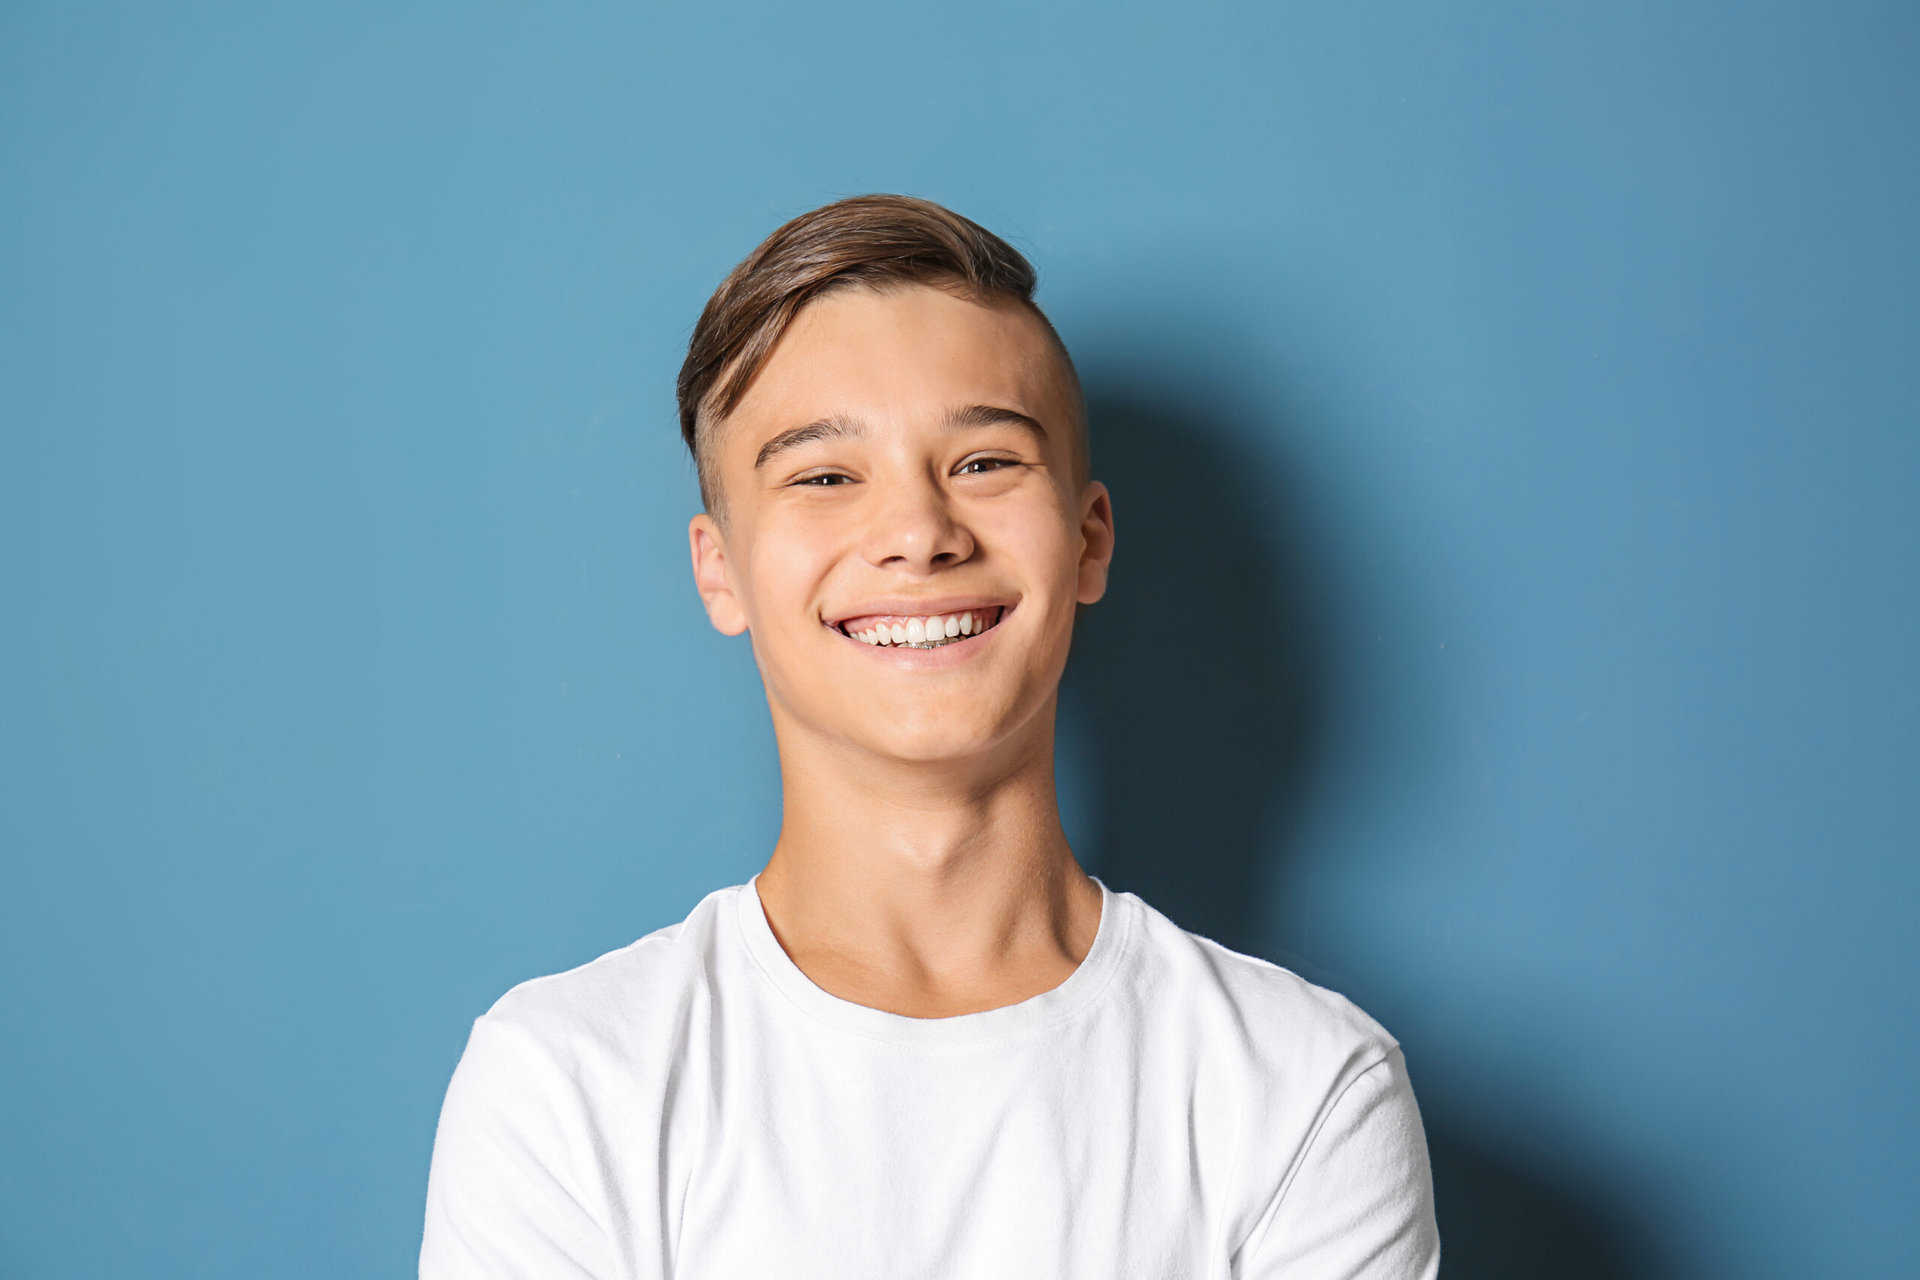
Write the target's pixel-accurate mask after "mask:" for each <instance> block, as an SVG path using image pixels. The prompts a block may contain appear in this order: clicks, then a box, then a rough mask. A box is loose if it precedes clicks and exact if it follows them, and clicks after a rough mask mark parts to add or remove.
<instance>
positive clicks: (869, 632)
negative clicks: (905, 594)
mask: <svg viewBox="0 0 1920 1280" xmlns="http://www.w3.org/2000/svg"><path fill="white" fill-rule="evenodd" d="M1011 612H1013V608H1012V606H1010V605H994V606H993V607H991V608H988V609H973V610H965V611H962V612H960V613H951V614H939V615H935V616H930V617H902V616H893V617H885V618H877V619H872V620H868V619H856V625H857V626H858V629H857V630H851V631H850V630H848V629H847V628H846V626H845V625H844V624H832V623H824V624H822V625H824V626H826V627H827V629H828V630H829V631H835V632H838V633H839V634H840V635H842V636H845V637H846V638H847V639H848V640H850V641H851V642H853V643H854V644H857V645H859V646H860V647H861V648H862V649H865V650H866V651H867V652H869V653H871V654H873V655H874V656H875V657H878V658H888V659H891V660H893V661H895V662H898V663H902V664H904V665H906V666H912V667H923V666H941V667H944V666H947V665H949V664H950V663H952V662H957V661H964V660H965V659H966V658H967V657H969V656H971V655H972V654H974V653H976V652H978V651H979V650H981V649H982V648H984V647H985V645H986V643H987V639H986V637H987V636H988V634H989V633H991V632H993V631H995V630H997V629H998V628H999V626H1000V623H1001V622H1002V621H1004V620H1005V619H1006V616H1007V615H1008V614H1009V613H1011ZM936 655H937V656H936Z"/></svg>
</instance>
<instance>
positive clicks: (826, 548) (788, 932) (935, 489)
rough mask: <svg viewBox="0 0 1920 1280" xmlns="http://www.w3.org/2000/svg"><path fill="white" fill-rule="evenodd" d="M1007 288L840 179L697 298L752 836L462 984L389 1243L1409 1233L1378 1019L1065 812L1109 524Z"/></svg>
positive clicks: (542, 1260)
mask: <svg viewBox="0 0 1920 1280" xmlns="http://www.w3.org/2000/svg"><path fill="white" fill-rule="evenodd" d="M1033 286H1034V274H1033V270H1032V268H1031V267H1030V266H1029V265H1028V263H1027V262H1026V261H1025V260H1024V259H1023V258H1022V257H1021V256H1020V255H1019V254H1018V253H1017V252H1015V251H1014V250H1013V249H1012V248H1011V247H1009V246H1008V245H1007V244H1006V243H1005V242H1003V241H1002V240H1000V239H999V238H998V237H996V236H994V235H992V234H991V233H989V232H988V231H986V230H984V229H983V228H981V227H979V226H978V225H976V224H974V223H973V222H971V221H969V220H968V219H966V218H963V217H960V216H959V215H957V214H955V213H953V212H951V211H949V210H947V209H944V208H942V207H940V206H939V205H936V204H932V203H930V202H927V201H923V200H918V199H912V198H908V197H903V196H883V195H875V196H863V197H856V198H853V199H848V200H842V201H838V202H836V203H834V204H830V205H827V206H825V207H823V208H820V209H816V210H814V211H812V212H810V213H807V214H804V215H802V216H800V217H798V218H795V219H794V220H792V221H791V222H788V223H787V224H786V225H784V226H782V227H780V228H779V229H778V230H777V231H775V232H774V233H773V235H772V236H771V237H769V238H768V239H767V240H766V241H765V242H764V243H763V244H761V245H760V247H759V248H757V249H755V250H754V251H753V253H752V254H750V255H749V256H748V257H747V258H746V259H745V260H744V261H743V262H741V263H740V265H739V266H737V267H736V268H735V269H734V270H733V272H732V273H731V274H730V275H728V276H727V278H726V280H725V281H723V282H722V283H721V285H720V287H719V289H718V290H717V291H716V292H715V293H714V295H713V297H712V298H711V300H710V301H709V302H708V303H707V306H706V309H705V311H704V312H703V313H702V315H701V317H700V321H699V324H698V325H697V327H696V328H695V330H694V333H693V336H692V341H691V344H690V349H689V351H688V354H687V358H686V363H685V365H684V367H683V368H682V369H681V373H680V380H679V400H680V422H681V430H682V434H683V435H684V437H685V439H686V442H687V445H688V447H689V449H690V450H691V451H692V454H693V459H694V463H695V467H696V470H697V473H698V476H699V485H700V496H701V499H702V502H703V506H704V508H705V509H704V510H703V511H702V512H701V513H700V514H698V515H696V516H694V517H693V519H692V522H691V524H690V525H689V528H688V537H689V544H690V550H691V553H692V567H693V577H694V582H695V584H696V585H697V587H698V590H699V594H700V598H701V600H702V601H703V602H704V604H705V607H706V612H707V617H708V619H709V620H710V621H711V622H712V624H713V626H714V627H715V628H717V629H718V630H719V631H720V632H722V633H723V634H725V635H729V636H737V635H739V634H741V633H742V632H745V633H747V636H748V638H749V642H750V643H751V645H752V649H753V656H754V660H755V662H756V663H757V664H758V666H759V669H760V675H761V678H762V681H763V682H764V684H765V687H766V696H767V705H768V709H769V710H770V712H771V714H772V719H773V731H774V737H775V740H776V742H777V744H778V751H779V758H780V772H781V798H782V802H783V813H782V823H781V829H780V835H779V839H778V841H777V843H776V844H775V846H774V848H773V852H772V855H771V856H770V857H769V859H768V860H767V864H766V866H765V867H764V868H763V869H762V870H761V871H760V872H759V873H758V874H756V875H754V876H753V877H752V878H751V879H749V880H748V881H747V882H746V883H745V884H737V885H732V886H729V887H727V888H723V889H716V890H715V891H713V892H712V893H710V894H708V895H707V896H706V897H705V898H703V899H701V901H700V902H699V904H698V905H697V906H695V907H694V908H693V910H692V912H691V914H689V915H688V916H687V917H686V918H685V919H684V920H682V921H680V922H679V923H677V924H673V925H669V926H667V927H665V928H663V929H660V930H658V931H656V932H654V933H651V934H648V935H647V936H645V937H643V938H641V939H640V940H639V941H637V942H634V943H632V944H631V945H629V946H626V947H624V948H621V949H620V950H617V951H613V952H610V953H609V954H607V955H604V956H602V957H600V958H599V959H597V960H594V961H592V962H591V963H589V964H586V965H583V966H581V967H579V968H576V969H572V970H570V971H568V972H565V973H560V974H556V975H551V976H548V977H543V978H537V979H534V980H532V981H529V982H525V983H522V984H521V985H519V986H517V987H514V988H513V989H512V990H511V991H509V992H507V993H506V994H505V995H504V996H502V997H501V999H500V1000H499V1001H498V1002H497V1003H496V1004H495V1005H494V1006H493V1007H492V1008H491V1009H490V1010H488V1011H487V1012H486V1013H485V1014H484V1015H482V1016H481V1017H480V1018H478V1019H477V1020H476V1021H475V1022H474V1025H473V1029H472V1033H471V1036H470V1038H469V1039H468V1041H467V1045H466V1049H465V1052H464V1053H463V1055H462V1056H461V1058H460V1061H459V1065H458V1066H457V1068H456V1069H455V1071H454V1074H453V1079H452V1082H451V1083H450V1084H449V1086H448V1089H447V1094H446V1100H445V1103H444V1105H443V1107H442V1110H441V1115H440V1123H439V1130H438V1134H437V1136H436V1138H435V1142H434V1149H433V1160H432V1168H431V1171H430V1173H429V1176H428V1185H427V1206H426V1227H425V1233H424V1238H423V1241H422V1245H421V1252H420V1274H421V1275H422V1276H423V1277H451V1276H527V1277H596V1278H598V1277H616V1276H617V1277H648V1278H650V1280H651V1278H654V1277H662V1278H664V1277H668V1276H673V1277H688V1278H692V1280H708V1278H710V1277H723V1276H724V1277H781V1278H783V1280H784V1278H788V1277H794V1278H798V1277H809V1278H810V1277H821V1278H823V1280H824V1278H827V1277H831V1278H833V1280H847V1278H848V1277H883V1276H884V1277H948V1276H952V1277H962V1276H964V1277H984V1278H993V1280H1000V1278H1004V1277H1046V1278H1048V1280H1059V1278H1060V1277H1086V1278H1087V1280H1095V1278H1097V1280H1116V1277H1122V1276H1140V1277H1156V1278H1158V1277H1174V1276H1181V1277H1201V1276H1234V1277H1267V1278H1273V1277H1282V1276H1284V1277H1287V1278H1288V1280H1332V1278H1333V1277H1394V1278H1395V1280H1400V1278H1403V1277H1426V1278H1430V1277H1433V1276H1435V1275H1436V1274H1437V1273H1438V1269H1439V1237H1438V1231H1437V1229H1436V1227H1435V1221H1434V1213H1433V1193H1432V1181H1431V1176H1430V1173H1429V1168H1428V1158H1427V1148H1426V1138H1425V1133H1424V1130H1423V1128H1422V1125H1421V1119H1420V1113H1419V1109H1418V1107H1417V1105H1416V1103H1415V1101H1414V1095H1413V1091H1412V1088H1411V1085H1410V1084H1409V1082H1408V1076H1407V1067H1406V1062H1405V1059H1404V1057H1403V1056H1402V1054H1401V1051H1400V1047H1399V1044H1398V1042H1397V1041H1396V1040H1395V1039H1394V1038H1393V1037H1392V1036H1391V1035H1389V1034H1388V1033H1387V1032H1386V1031H1385V1029H1383V1028H1382V1027H1381V1026H1380V1025H1379V1024H1378V1023H1377V1022H1375V1021H1374V1020H1373V1019H1372V1018H1370V1017H1369V1016H1368V1015H1367V1014H1366V1013H1364V1012H1363V1011H1361V1010H1360V1009H1359V1008H1358V1007H1356V1006H1355V1005H1354V1004H1352V1003H1351V1002H1350V1001H1348V1000H1346V999H1345V998H1344V997H1342V996H1340V995H1338V994H1336V993H1334V992H1332V991H1328V990H1326V989H1324V988H1321V987H1317V986H1314V985H1312V984H1310V983H1308V982H1306V981H1305V980H1304V979H1302V978H1300V977H1298V976H1296V975H1295V974H1293V973H1292V972H1290V971H1288V970H1286V969H1283V968H1280V967H1279V966H1277V965H1274V964H1271V963H1269V962H1267V961H1265V960H1261V959H1257V958H1255V957H1251V956H1246V955H1241V954H1239V953H1237V952H1234V951H1231V950H1228V949H1227V948H1225V947H1223V946H1221V945H1220V944H1218V943H1216V942H1213V941H1211V940H1209V939H1207V938H1204V937H1201V936H1199V935H1197V934H1193V933H1189V932H1186V931H1185V930H1183V929H1181V928H1180V927H1179V926H1178V925H1176V924H1175V923H1174V922H1173V921H1172V920H1170V919H1169V918H1167V917H1166V916H1164V915H1162V914H1161V913H1160V912H1158V911H1156V910H1155V909H1154V908H1153V907H1151V906H1149V905H1148V904H1147V903H1146V902H1144V901H1143V900H1142V899H1140V898H1139V897H1138V896H1136V895H1135V894H1133V893H1130V892H1122V891H1118V890H1114V889H1111V888H1109V887H1108V886H1107V885H1106V884H1105V883H1104V882H1103V881H1102V880H1100V879H1099V878H1098V877H1097V876H1092V875H1089V874H1087V873H1086V872H1085V871H1083V870H1082V869H1081V867H1080V865H1079V863H1078V862H1077V861H1076V860H1075V858H1074V854H1073V851H1072V850H1071V849H1070V848H1069V847H1068V844H1067V840H1066V836H1065V834H1064V833H1063V831H1062V829H1061V825H1060V819H1059V812H1058V808H1057V804H1056V798H1055V792H1054V778H1053V739H1054V714H1055V709H1056V706H1057V694H1058V686H1059V682H1060V676H1061V672H1062V671H1063V670H1064V668H1065V665H1066V661H1067V651H1068V646H1069V643H1070V641H1071V640H1072V637H1073V627H1074V619H1075V615H1076V613H1077V612H1078V611H1079V610H1080V608H1082V607H1084V606H1087V605H1091V604H1093V603H1094V602H1096V601H1098V600H1099V599H1100V598H1101V596H1102V595H1103V594H1104V592H1105V589H1106V581H1107V570H1108V565H1109V562H1110V561H1111V559H1112V555H1113V546H1114V525H1113V512H1112V507H1111V503H1110V500H1109V496H1108V493H1107V489H1106V486H1105V485H1103V484H1101V483H1100V482H1098V481H1096V480H1093V479H1092V478H1091V476H1090V475H1089V465H1090V464H1089V451H1088V443H1087V423H1086V421H1085V406H1084V400H1083V398H1082V395H1081V392H1080V387H1079V382H1078V378H1077V375H1076V374H1075V372H1074V368H1073V363H1072V361H1071V360H1070V359H1069V357H1068V355H1067V352H1066V349H1065V347H1064V346H1063V345H1062V343H1061V341H1060V339H1059V337H1058V336H1057V334H1056V333H1055V331H1054V329H1053V327H1052V325H1051V324H1050V323H1049V322H1048V321H1047V319H1046V318H1045V316H1043V315H1042V314H1041V312H1040V311H1039V309H1038V308H1037V307H1036V306H1035V305H1034V303H1033V300H1032V297H1033ZM1168 856H1169V857H1178V856H1179V853H1178V851H1177V850H1169V851H1168Z"/></svg>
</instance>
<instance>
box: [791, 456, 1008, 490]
mask: <svg viewBox="0 0 1920 1280" xmlns="http://www.w3.org/2000/svg"><path fill="white" fill-rule="evenodd" d="M980 462H996V463H999V464H1000V466H1002V467H1017V466H1020V465H1021V464H1020V463H1018V462H1015V461H1014V460H1013V459H1012V458H973V459H970V460H969V461H967V462H964V463H962V464H961V468H962V471H964V470H965V468H967V467H971V466H973V465H974V464H976V463H980ZM840 474H841V473H840V472H838V471H822V472H821V473H820V474H819V475H813V476H806V477H805V478H803V479H800V480H795V481H794V482H793V483H794V484H795V485H796V486H807V487H811V488H815V489H838V488H839V487H840V486H839V485H837V484H814V483H813V482H814V481H815V480H826V479H829V478H831V477H833V476H838V475H840ZM975 474H978V475H992V474H993V473H992V472H990V471H982V472H977V473H975ZM843 478H844V477H843Z"/></svg>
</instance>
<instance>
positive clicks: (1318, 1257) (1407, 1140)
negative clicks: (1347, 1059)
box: [1234, 1047, 1440, 1280]
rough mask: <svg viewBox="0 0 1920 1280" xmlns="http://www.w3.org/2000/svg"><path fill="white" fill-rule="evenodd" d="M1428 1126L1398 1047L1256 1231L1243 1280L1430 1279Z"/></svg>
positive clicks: (1435, 1271)
mask: <svg viewBox="0 0 1920 1280" xmlns="http://www.w3.org/2000/svg"><path fill="white" fill-rule="evenodd" d="M1439 1274H1440V1231H1439V1227H1438V1225H1437V1224H1436V1222H1435V1220H1434V1212H1433V1173H1432V1170H1431V1167H1430V1166H1429V1164H1428V1158H1427V1135H1426V1129H1425V1127H1424V1126H1423V1125H1422V1124H1421V1121H1420V1108H1419V1104H1418V1103H1417V1102H1415V1100H1414V1096H1413V1086H1412V1083H1411V1082H1410V1081H1409V1079H1408V1077H1407V1064H1406V1059H1405V1057H1404V1056H1403V1055H1402V1053H1401V1051H1400V1049H1399V1048H1398V1047H1396V1048H1394V1049H1393V1050H1392V1051H1391V1052H1390V1053H1389V1054H1388V1055H1387V1056H1386V1057H1385V1058H1382V1059H1381V1060H1380V1061H1378V1062H1376V1063H1375V1064H1374V1065H1373V1066H1372V1067H1369V1068H1368V1069H1367V1070H1365V1071H1362V1072H1361V1073H1360V1074H1359V1075H1357V1076H1355V1077H1354V1078H1353V1079H1352V1080H1351V1081H1350V1082H1349V1083H1348V1084H1347V1086H1346V1087H1345V1089H1344V1090H1343V1091H1342V1092H1341V1094H1340V1095H1339V1097H1338V1098H1336V1099H1335V1100H1334V1103H1333V1105H1332V1107H1331V1108H1329V1110H1328V1111H1327V1113H1326V1117H1325V1119H1324V1120H1323V1121H1322V1122H1321V1124H1320V1127H1319V1128H1318V1129H1317V1130H1316V1131H1315V1132H1314V1134H1313V1136H1312V1137H1311V1138H1309V1139H1308V1141H1307V1147H1306V1151H1305V1153H1304V1154H1303V1155H1302V1156H1301V1158H1300V1160H1299V1161H1298V1162H1297V1163H1296V1164H1295V1166H1294V1168H1293V1170H1292V1171H1291V1173H1290V1174H1289V1175H1288V1177H1287V1179H1286V1180H1285V1181H1284V1182H1283V1183H1282V1184H1281V1186H1280V1187H1279V1188H1278V1189H1277V1190H1276V1191H1275V1192H1274V1199H1273V1201H1272V1203H1270V1204H1269V1205H1268V1207H1267V1209H1266V1211H1265V1212H1264V1214H1263V1215H1262V1218H1261V1220H1260V1221H1259V1223H1258V1224H1257V1225H1256V1226H1255V1228H1254V1231H1253V1234H1252V1236H1251V1237H1249V1238H1248V1240H1247V1242H1246V1244H1245V1245H1244V1246H1243V1247H1242V1250H1241V1253H1240V1263H1239V1266H1238V1268H1237V1269H1236V1270H1235V1271H1234V1275H1236V1276H1239V1277H1242V1280H1279V1278H1280V1277H1283V1276H1284V1277H1286V1280H1434V1278H1435V1277H1437V1276H1438V1275H1439Z"/></svg>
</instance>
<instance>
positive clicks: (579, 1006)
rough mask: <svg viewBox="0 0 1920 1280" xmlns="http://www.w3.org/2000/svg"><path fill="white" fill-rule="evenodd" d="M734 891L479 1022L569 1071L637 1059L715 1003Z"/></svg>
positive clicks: (510, 998) (538, 981)
mask: <svg viewBox="0 0 1920 1280" xmlns="http://www.w3.org/2000/svg"><path fill="white" fill-rule="evenodd" d="M734 888H735V887H733V886H729V887H728V888H723V889H715V890H714V891H713V892H711V893H709V894H707V895H706V896H705V897H704V898H702V899H701V900H700V902H699V903H698V904H697V905H695V906H694V908H693V910H692V911H691V912H689V913H688V915H687V916H686V918H685V919H683V920H679V921H676V922H674V923H673V924H670V925H667V926H665V927H663V928H660V929H656V930H654V931H653V932H651V933H648V934H646V935H644V936H642V937H640V938H637V939H635V940H634V941H632V942H630V943H628V944H626V945H625V946H622V947H619V948H616V949H615V950H612V951H608V952H606V953H605V954H603V955H600V956H597V957H595V958H594V959H592V960H589V961H587V962H585V963H584V964H579V965H576V966H574V967H573V968H571V969H566V970H563V971H560V972H557V973H550V974H544V975H541V976H539V977H534V978H529V979H527V980H526V981H523V982H520V983H518V984H516V985H515V986H513V987H511V988H509V989H508V990H507V991H506V992H505V993H504V994H503V995H501V996H500V997H499V998H498V999H497V1000H495V1001H494V1002H493V1004H492V1005H491V1007H489V1008H488V1009H487V1011H486V1012H485V1013H483V1014H481V1015H480V1016H479V1018H477V1019H476V1020H475V1026H476V1027H477V1028H480V1029H481V1030H482V1031H483V1032H484V1033H486V1034H487V1035H489V1036H492V1037H493V1038H495V1039H499V1040H512V1041H517V1042H519V1043H521V1044H523V1045H525V1046H527V1047H528V1048H529V1049H531V1050H537V1051H538V1052H540V1053H541V1054H542V1056H545V1057H548V1058H551V1059H553V1060H555V1061H556V1063H557V1064H558V1065H560V1066H562V1067H564V1068H567V1069H568V1070H569V1072H570V1073H571V1072H573V1071H575V1070H578V1069H581V1068H587V1067H591V1066H593V1065H596V1064H601V1063H606V1062H607V1061H608V1060H614V1061H616V1062H622V1061H630V1060H631V1059H632V1058H633V1057H634V1056H635V1055H636V1054H637V1053H638V1052H640V1051H641V1050H642V1049H643V1048H644V1047H646V1046H655V1047H657V1046H659V1045H661V1044H662V1043H665V1042H666V1041H665V1040H663V1035H665V1033H668V1032H670V1031H671V1030H672V1029H673V1028H675V1027H678V1026H684V1025H685V1024H686V1021H687V1019H688V1018H689V1016H690V1014H692V1013H694V1012H696V1011H697V1010H698V1009H699V1008H701V1007H702V1006H703V1005H704V1004H706V1003H707V1001H708V1000H709V999H710V998H711V994H712V989H713V984H714V976H715V975H714V967H715V963H716V956H717V954H718V945H717V943H718V940H719V939H718V935H719V932H720V930H721V929H723V928H725V927H727V926H728V925H729V924H730V923H731V922H730V920H729V919H728V917H727V909H728V906H729V904H730V903H731V895H732V893H733V892H734Z"/></svg>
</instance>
